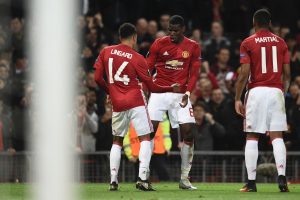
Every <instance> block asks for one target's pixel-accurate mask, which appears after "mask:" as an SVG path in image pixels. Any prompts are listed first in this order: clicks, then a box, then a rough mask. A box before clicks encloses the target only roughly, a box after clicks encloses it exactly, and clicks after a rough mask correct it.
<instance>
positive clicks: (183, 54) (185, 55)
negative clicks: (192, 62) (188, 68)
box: [182, 51, 190, 58]
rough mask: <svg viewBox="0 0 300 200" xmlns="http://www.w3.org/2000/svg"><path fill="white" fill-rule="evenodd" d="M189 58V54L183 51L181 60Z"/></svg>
mask: <svg viewBox="0 0 300 200" xmlns="http://www.w3.org/2000/svg"><path fill="white" fill-rule="evenodd" d="M189 56H190V53H189V52H188V51H183V52H182V57H183V58H188V57H189Z"/></svg>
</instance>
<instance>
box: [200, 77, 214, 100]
mask: <svg viewBox="0 0 300 200" xmlns="http://www.w3.org/2000/svg"><path fill="white" fill-rule="evenodd" d="M199 88H200V92H201V94H200V97H199V99H198V101H202V102H204V103H205V104H206V105H208V104H209V103H210V101H211V92H212V84H211V81H210V80H209V79H207V78H204V79H201V80H200V81H199Z"/></svg>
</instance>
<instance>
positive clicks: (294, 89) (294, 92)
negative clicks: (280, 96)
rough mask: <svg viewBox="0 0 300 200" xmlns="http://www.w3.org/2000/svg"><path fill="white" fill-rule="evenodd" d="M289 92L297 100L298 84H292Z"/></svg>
mask: <svg viewBox="0 0 300 200" xmlns="http://www.w3.org/2000/svg"><path fill="white" fill-rule="evenodd" d="M289 91H290V94H291V96H292V97H293V98H294V99H295V98H297V96H298V94H299V86H298V85H297V84H292V85H291V86H290V89H289Z"/></svg>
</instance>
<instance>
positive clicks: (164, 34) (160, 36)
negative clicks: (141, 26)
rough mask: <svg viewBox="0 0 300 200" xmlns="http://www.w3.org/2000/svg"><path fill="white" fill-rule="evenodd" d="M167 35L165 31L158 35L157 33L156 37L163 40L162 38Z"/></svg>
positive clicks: (159, 32)
mask: <svg viewBox="0 0 300 200" xmlns="http://www.w3.org/2000/svg"><path fill="white" fill-rule="evenodd" d="M166 35H167V34H166V32H164V31H158V32H157V33H156V36H155V38H156V39H157V38H162V37H165V36H166Z"/></svg>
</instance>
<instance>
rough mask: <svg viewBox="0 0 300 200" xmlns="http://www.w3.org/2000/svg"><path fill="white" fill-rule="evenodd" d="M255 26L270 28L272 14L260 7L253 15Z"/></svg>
mask: <svg viewBox="0 0 300 200" xmlns="http://www.w3.org/2000/svg"><path fill="white" fill-rule="evenodd" d="M253 25H254V27H255V28H269V27H270V26H271V14H270V12H269V11H268V10H267V9H259V10H257V11H256V12H255V13H254V15H253Z"/></svg>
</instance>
